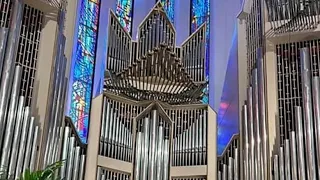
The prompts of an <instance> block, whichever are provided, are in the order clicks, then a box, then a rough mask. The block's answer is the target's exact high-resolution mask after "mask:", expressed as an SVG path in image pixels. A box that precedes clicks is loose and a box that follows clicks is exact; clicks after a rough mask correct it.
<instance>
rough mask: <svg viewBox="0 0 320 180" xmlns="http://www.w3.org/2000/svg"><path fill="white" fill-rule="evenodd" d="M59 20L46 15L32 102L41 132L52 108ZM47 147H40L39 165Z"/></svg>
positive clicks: (42, 138)
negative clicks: (52, 79) (51, 88)
mask: <svg viewBox="0 0 320 180" xmlns="http://www.w3.org/2000/svg"><path fill="white" fill-rule="evenodd" d="M56 19H57V18H52V15H51V14H48V13H44V17H43V28H42V32H41V38H40V45H39V54H38V64H37V71H36V76H35V83H34V84H35V85H34V92H33V93H34V96H33V97H34V98H33V101H32V115H33V116H34V117H35V118H36V119H37V120H39V123H40V124H39V125H40V129H41V130H40V132H43V129H46V127H47V126H48V120H49V117H48V114H47V112H48V108H49V107H50V104H49V102H50V99H51V97H50V92H51V91H50V87H52V85H53V84H52V83H53V82H52V81H51V76H52V74H53V69H54V67H53V66H54V58H55V49H56V48H55V41H56V35H57V27H58V24H57V21H56ZM40 139H41V141H40V142H41V143H40V144H41V145H42V144H45V143H42V142H43V140H44V139H46V136H45V134H44V133H41V135H40ZM44 148H45V145H43V146H40V149H39V152H40V155H39V157H38V165H40V164H41V163H42V159H43V158H42V157H43V155H44Z"/></svg>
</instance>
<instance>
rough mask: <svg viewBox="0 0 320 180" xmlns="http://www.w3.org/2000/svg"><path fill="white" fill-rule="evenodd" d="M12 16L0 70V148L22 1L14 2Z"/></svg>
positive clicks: (15, 52)
mask: <svg viewBox="0 0 320 180" xmlns="http://www.w3.org/2000/svg"><path fill="white" fill-rule="evenodd" d="M12 7H13V8H12V14H11V22H10V29H9V34H8V42H7V47H6V52H5V59H4V64H3V68H2V75H1V85H0V87H1V88H0V148H1V144H2V139H3V135H4V125H5V124H6V113H7V112H6V111H7V108H8V104H9V95H10V94H11V87H12V81H13V75H14V67H15V60H16V56H17V49H18V44H19V43H18V41H19V37H20V29H21V24H22V16H23V7H24V5H23V3H22V0H15V1H14V2H13V5H12Z"/></svg>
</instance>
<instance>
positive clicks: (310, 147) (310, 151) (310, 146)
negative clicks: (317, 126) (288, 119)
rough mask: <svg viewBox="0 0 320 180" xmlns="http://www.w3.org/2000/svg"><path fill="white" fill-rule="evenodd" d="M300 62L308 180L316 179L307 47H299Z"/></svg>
mask: <svg viewBox="0 0 320 180" xmlns="http://www.w3.org/2000/svg"><path fill="white" fill-rule="evenodd" d="M300 61H301V62H300V63H301V81H302V94H303V98H302V100H303V110H304V112H303V117H304V132H305V137H306V141H305V144H306V160H307V164H306V165H307V169H306V171H307V177H308V179H310V180H313V179H314V180H315V179H317V174H316V167H317V166H316V159H315V158H314V157H315V155H316V154H315V146H314V143H315V141H314V139H315V138H314V130H313V127H314V122H313V121H314V119H313V114H312V94H311V91H312V89H311V81H312V79H311V72H310V68H311V67H310V56H309V49H308V48H301V49H300Z"/></svg>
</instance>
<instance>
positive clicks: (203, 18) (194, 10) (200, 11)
mask: <svg viewBox="0 0 320 180" xmlns="http://www.w3.org/2000/svg"><path fill="white" fill-rule="evenodd" d="M203 23H206V77H207V80H208V78H209V67H210V66H209V61H210V0H191V33H193V32H194V31H196V30H197V29H198V28H199V27H200V26H201V25H202V24H203ZM204 94H206V95H205V96H204V98H203V102H204V103H208V87H207V88H206V89H205V90H204Z"/></svg>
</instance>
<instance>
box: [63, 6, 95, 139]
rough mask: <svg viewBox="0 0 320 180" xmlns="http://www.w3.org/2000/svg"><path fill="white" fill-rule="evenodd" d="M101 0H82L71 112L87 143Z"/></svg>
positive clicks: (72, 79) (71, 78)
mask: <svg viewBox="0 0 320 180" xmlns="http://www.w3.org/2000/svg"><path fill="white" fill-rule="evenodd" d="M99 9H100V6H99V0H82V1H81V5H80V14H79V26H78V34H77V39H78V41H77V44H76V52H75V59H74V60H73V61H74V66H73V74H72V75H71V77H70V80H71V81H72V94H71V104H70V112H69V115H70V117H71V119H72V121H73V123H74V125H75V127H76V129H77V130H78V133H79V136H80V138H81V140H82V141H83V142H84V143H86V142H87V136H88V126H89V115H90V105H91V99H92V84H93V72H94V65H95V58H96V46H97V33H98V32H97V31H98V23H99Z"/></svg>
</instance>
